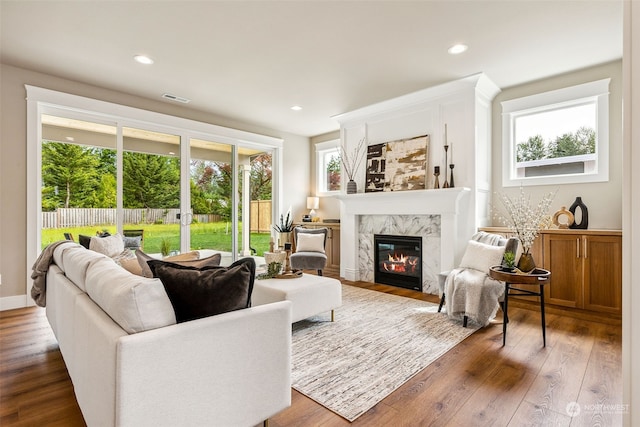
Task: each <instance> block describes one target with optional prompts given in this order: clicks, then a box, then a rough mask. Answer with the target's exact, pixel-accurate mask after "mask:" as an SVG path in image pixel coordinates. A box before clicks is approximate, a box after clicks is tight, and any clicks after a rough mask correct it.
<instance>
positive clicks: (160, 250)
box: [33, 105, 278, 263]
mask: <svg viewBox="0 0 640 427" xmlns="http://www.w3.org/2000/svg"><path fill="white" fill-rule="evenodd" d="M38 111H39V113H38V116H37V117H38V120H37V122H36V123H37V124H38V126H39V131H38V132H36V135H37V136H38V140H37V141H38V144H37V146H35V150H34V151H35V152H36V153H37V155H38V157H37V158H36V160H35V161H34V162H33V163H34V164H37V165H38V172H37V174H35V176H37V177H38V179H37V180H36V181H35V182H37V184H38V185H37V190H38V197H37V201H35V202H34V206H35V207H36V211H37V218H36V220H35V221H34V224H35V231H37V238H36V239H34V243H35V245H34V247H37V250H38V251H39V250H41V249H42V248H44V247H45V246H46V245H47V244H49V243H52V242H54V241H57V240H61V239H63V238H65V236H66V237H67V238H69V239H73V240H76V241H79V240H80V236H83V238H84V239H85V240H86V239H87V238H90V237H92V236H96V235H105V234H111V235H112V234H115V233H124V235H142V236H143V240H142V249H143V250H144V251H145V252H147V253H148V254H151V255H153V256H157V257H162V256H166V255H169V254H173V253H180V252H187V251H192V250H198V251H200V256H206V255H208V254H210V253H213V252H222V254H223V262H224V263H230V262H232V261H233V260H235V259H237V258H238V257H241V256H250V255H262V254H263V253H264V252H265V251H267V250H268V249H269V240H270V236H271V224H272V223H273V212H274V206H275V207H276V210H277V203H275V202H274V199H276V197H275V196H276V194H275V193H274V191H273V189H274V188H275V187H274V186H273V181H274V174H273V159H274V157H276V156H274V154H277V153H278V146H277V144H273V145H269V144H260V143H258V142H252V141H251V138H248V137H247V135H250V136H252V137H255V139H256V140H260V139H265V140H268V141H269V142H276V141H272V138H269V137H261V136H259V135H254V134H248V133H245V132H239V131H234V130H228V129H224V128H218V127H211V126H210V125H207V126H208V127H211V128H212V130H215V131H220V130H221V129H222V130H223V131H224V132H223V133H232V134H233V133H238V135H239V136H241V137H242V138H237V139H236V138H230V137H229V136H228V135H222V136H220V135H216V134H215V133H214V132H212V133H211V134H209V133H206V132H201V131H193V130H192V129H183V128H180V127H176V126H165V125H160V124H158V125H154V124H152V123H149V122H142V121H140V122H136V121H135V120H130V119H123V118H121V117H119V116H113V117H109V116H108V115H105V114H97V113H93V112H90V111H80V110H77V109H67V108H58V107H55V106H52V105H47V106H45V107H42V108H39V109H38ZM165 119H166V118H165ZM194 123H195V125H196V127H198V126H201V125H202V124H199V123H197V122H194ZM207 126H205V127H207Z"/></svg>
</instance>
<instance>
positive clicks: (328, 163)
mask: <svg viewBox="0 0 640 427" xmlns="http://www.w3.org/2000/svg"><path fill="white" fill-rule="evenodd" d="M339 147H340V141H339V140H335V141H327V142H321V143H318V144H316V170H317V173H318V176H317V181H316V182H317V187H318V193H319V194H323V193H332V192H338V191H340V182H341V180H340V148H339Z"/></svg>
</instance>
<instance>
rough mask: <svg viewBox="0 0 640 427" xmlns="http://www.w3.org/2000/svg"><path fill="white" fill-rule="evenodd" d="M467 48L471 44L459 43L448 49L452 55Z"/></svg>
mask: <svg viewBox="0 0 640 427" xmlns="http://www.w3.org/2000/svg"><path fill="white" fill-rule="evenodd" d="M467 49H469V46H467V45H466V44H462V43H459V44H454V45H453V46H451V47H450V48H449V50H447V52H449V53H450V54H451V55H457V54H459V53H462V52H465V51H466V50H467Z"/></svg>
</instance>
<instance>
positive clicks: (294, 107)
mask: <svg viewBox="0 0 640 427" xmlns="http://www.w3.org/2000/svg"><path fill="white" fill-rule="evenodd" d="M291 109H292V110H293V111H300V110H302V107H301V106H299V105H294V106H293V107H291Z"/></svg>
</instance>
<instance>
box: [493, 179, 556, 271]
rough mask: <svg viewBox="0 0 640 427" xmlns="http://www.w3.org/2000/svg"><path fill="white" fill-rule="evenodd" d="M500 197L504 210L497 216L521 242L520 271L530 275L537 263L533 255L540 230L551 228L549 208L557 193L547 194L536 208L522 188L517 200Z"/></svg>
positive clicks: (504, 195)
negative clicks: (532, 249)
mask: <svg viewBox="0 0 640 427" xmlns="http://www.w3.org/2000/svg"><path fill="white" fill-rule="evenodd" d="M498 197H499V198H500V201H501V202H502V206H503V208H504V210H503V211H502V212H500V211H498V212H496V213H495V215H496V217H497V219H498V220H499V221H500V222H502V223H503V224H504V225H505V226H507V227H508V228H509V230H510V231H512V232H513V233H515V235H516V237H517V238H518V239H519V240H520V243H521V244H522V251H523V252H522V256H521V257H520V259H519V260H518V269H519V270H521V271H523V272H525V273H528V272H530V271H532V270H533V269H534V268H535V261H534V259H533V255H532V254H531V247H532V246H533V242H534V240H535V239H536V237H538V233H539V232H540V230H543V229H546V228H549V225H550V217H549V206H550V205H551V201H552V200H553V198H554V197H555V193H554V192H550V193H548V194H546V195H545V196H544V197H543V198H542V200H540V202H539V203H538V205H537V206H535V207H533V206H531V198H530V197H529V196H527V195H526V194H524V189H523V188H522V187H520V194H519V195H518V197H517V198H511V197H509V196H508V195H506V194H504V193H501V194H499V195H498Z"/></svg>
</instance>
